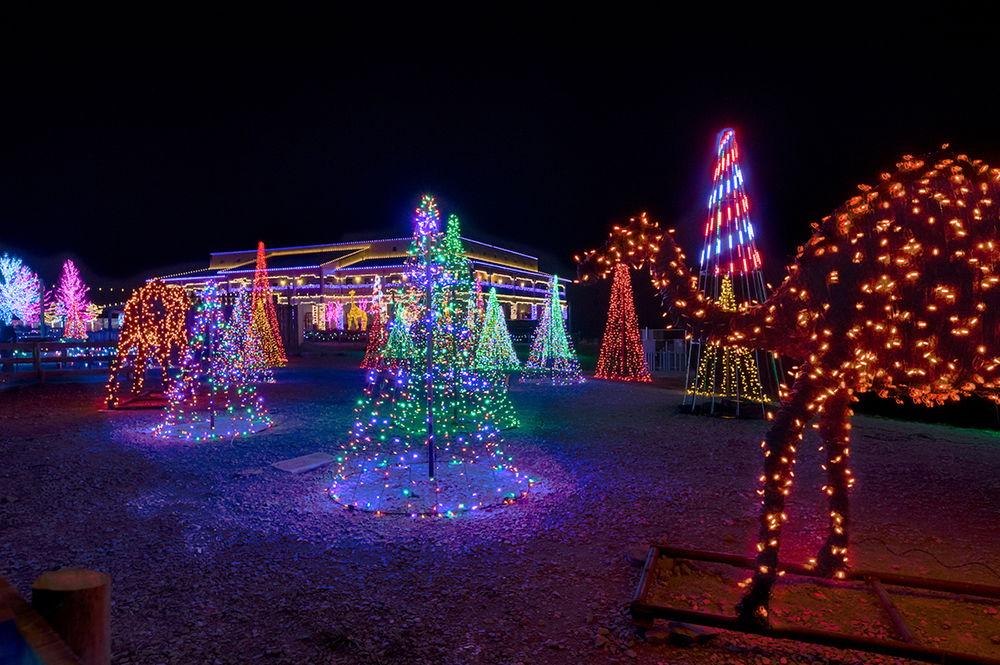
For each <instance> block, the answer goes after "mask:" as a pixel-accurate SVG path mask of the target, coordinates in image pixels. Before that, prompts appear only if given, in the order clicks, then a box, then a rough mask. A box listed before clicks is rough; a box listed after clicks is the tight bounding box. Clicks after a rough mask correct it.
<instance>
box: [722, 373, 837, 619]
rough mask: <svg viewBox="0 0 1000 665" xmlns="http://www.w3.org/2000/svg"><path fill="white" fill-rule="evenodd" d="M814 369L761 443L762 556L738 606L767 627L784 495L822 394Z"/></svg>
mask: <svg viewBox="0 0 1000 665" xmlns="http://www.w3.org/2000/svg"><path fill="white" fill-rule="evenodd" d="M810 370H811V367H810V365H809V363H804V364H803V365H802V366H801V367H800V368H799V370H798V373H797V374H796V377H795V383H793V384H792V388H791V390H790V391H789V395H788V397H787V399H785V400H784V402H782V405H781V408H780V409H778V413H777V415H775V417H774V422H773V423H772V424H771V428H770V429H769V430H768V432H767V436H766V437H765V438H764V441H763V443H762V444H761V446H762V447H763V448H764V475H763V476H761V481H762V482H763V485H764V488H763V490H758V493H759V494H762V495H763V500H762V501H761V512H760V536H759V541H758V543H757V559H756V563H755V568H754V574H753V579H752V580H751V582H750V588H749V589H748V590H747V592H746V594H745V595H744V596H743V599H742V600H741V601H740V603H739V605H738V606H737V611H738V612H739V615H740V619H741V620H743V621H744V622H747V623H750V624H754V625H758V626H768V625H769V620H768V603H769V601H770V599H771V589H772V588H773V587H774V583H775V581H776V580H777V578H778V547H779V543H780V541H781V527H782V525H783V524H784V522H785V521H786V520H787V519H788V517H787V515H786V514H785V498H786V497H787V496H788V493H789V492H790V491H791V489H792V480H793V477H794V475H795V474H794V471H793V466H794V464H795V454H796V451H797V449H798V445H799V441H800V440H801V439H802V432H803V430H804V429H805V426H806V424H807V423H808V422H809V419H810V417H811V416H812V411H811V410H810V409H809V406H810V404H811V403H812V402H813V400H814V399H815V397H816V393H817V392H818V389H817V385H816V380H815V379H814V378H812V377H810V375H809V374H810Z"/></svg>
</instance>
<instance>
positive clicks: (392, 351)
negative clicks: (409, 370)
mask: <svg viewBox="0 0 1000 665" xmlns="http://www.w3.org/2000/svg"><path fill="white" fill-rule="evenodd" d="M418 352H419V350H418V349H417V347H416V344H415V343H414V341H413V336H412V335H411V334H410V324H409V323H407V322H406V318H405V317H404V316H403V308H402V307H400V306H397V307H396V316H395V318H394V319H393V320H392V321H391V322H390V323H389V325H388V333H387V335H386V342H385V353H384V355H385V361H386V363H387V365H388V366H390V367H393V368H398V367H399V365H400V363H403V362H406V361H409V360H413V359H415V358H416V357H417V353H418Z"/></svg>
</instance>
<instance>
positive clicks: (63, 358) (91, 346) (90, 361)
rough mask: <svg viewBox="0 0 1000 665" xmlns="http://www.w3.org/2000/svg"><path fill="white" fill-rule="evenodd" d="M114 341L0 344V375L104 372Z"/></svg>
mask: <svg viewBox="0 0 1000 665" xmlns="http://www.w3.org/2000/svg"><path fill="white" fill-rule="evenodd" d="M116 348H117V346H116V344H115V343H114V342H40V341H25V342H8V343H3V344H0V376H4V377H7V378H10V379H25V378H34V379H36V380H37V381H39V382H42V383H44V382H45V379H46V377H55V376H66V375H84V374H107V372H108V365H109V364H110V362H111V361H112V360H113V359H114V357H115V350H116Z"/></svg>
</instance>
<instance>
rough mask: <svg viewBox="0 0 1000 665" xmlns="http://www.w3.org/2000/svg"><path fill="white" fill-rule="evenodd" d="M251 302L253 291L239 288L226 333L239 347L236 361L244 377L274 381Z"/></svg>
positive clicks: (257, 381) (252, 381) (260, 380)
mask: <svg viewBox="0 0 1000 665" xmlns="http://www.w3.org/2000/svg"><path fill="white" fill-rule="evenodd" d="M252 303H253V292H252V291H248V290H246V289H240V291H239V294H238V295H237V296H236V304H235V305H233V313H232V316H231V318H230V321H229V323H228V325H227V326H226V333H227V334H228V335H231V336H232V337H233V340H232V344H233V346H235V347H236V348H238V349H239V358H238V361H239V362H241V363H242V368H243V370H244V372H245V374H246V379H247V380H248V381H250V382H251V383H274V371H273V370H272V369H271V366H270V365H269V364H268V359H267V354H266V353H264V345H263V342H262V341H261V339H260V337H258V336H257V329H256V327H255V326H254V316H253V304H252Z"/></svg>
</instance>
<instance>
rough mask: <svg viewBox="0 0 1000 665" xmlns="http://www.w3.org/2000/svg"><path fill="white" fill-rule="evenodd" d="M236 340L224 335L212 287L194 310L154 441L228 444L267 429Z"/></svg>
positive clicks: (268, 420) (268, 423) (227, 332)
mask: <svg viewBox="0 0 1000 665" xmlns="http://www.w3.org/2000/svg"><path fill="white" fill-rule="evenodd" d="M238 338H239V335H238V334H233V332H232V331H231V330H227V326H226V322H225V317H224V316H223V311H222V303H221V302H220V300H219V294H218V290H217V287H216V285H215V284H214V283H210V284H209V285H208V286H206V287H205V290H204V291H203V292H202V294H201V302H200V303H199V304H198V306H197V308H196V309H195V319H194V324H193V325H192V327H191V336H190V342H189V344H188V347H187V351H186V352H185V354H184V359H183V360H182V361H181V366H180V373H179V374H178V375H177V377H176V378H175V380H174V382H173V384H172V385H171V387H170V392H169V394H168V400H169V403H168V404H167V409H166V415H165V417H164V421H163V422H162V423H161V424H160V425H158V426H157V427H155V428H154V430H153V433H154V434H155V435H156V436H159V437H162V438H180V439H186V440H194V441H201V440H205V439H223V438H225V439H231V438H233V437H237V436H246V435H249V434H254V433H256V432H259V431H261V430H263V429H266V428H268V427H270V426H271V417H270V416H269V415H268V414H267V410H266V409H265V408H264V400H263V398H262V397H261V396H260V395H258V394H257V388H256V387H255V386H254V385H253V383H252V382H251V380H250V378H249V377H248V376H247V368H246V366H245V364H244V362H243V355H242V349H241V348H240V346H239V341H238Z"/></svg>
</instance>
